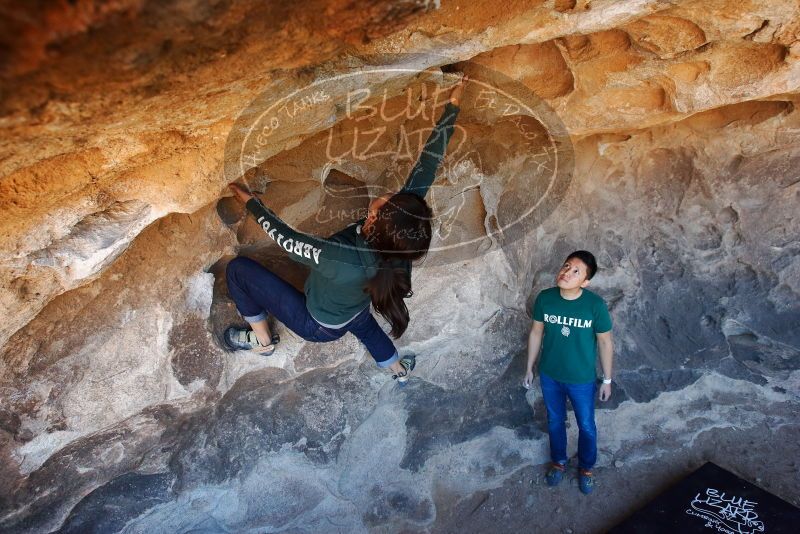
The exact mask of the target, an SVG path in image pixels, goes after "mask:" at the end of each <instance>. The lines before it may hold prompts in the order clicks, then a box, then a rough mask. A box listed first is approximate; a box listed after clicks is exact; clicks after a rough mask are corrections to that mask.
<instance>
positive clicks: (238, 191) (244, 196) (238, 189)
mask: <svg viewBox="0 0 800 534" xmlns="http://www.w3.org/2000/svg"><path fill="white" fill-rule="evenodd" d="M228 187H230V188H231V191H233V196H235V197H236V198H238V199H239V200H241V201H242V202H244V203H247V201H248V200H250V199H251V198H253V195H252V194H250V193H249V192H247V191H245V189H244V188H243V187H242V186H241V185H239V184H228Z"/></svg>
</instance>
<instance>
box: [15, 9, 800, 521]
mask: <svg viewBox="0 0 800 534" xmlns="http://www.w3.org/2000/svg"><path fill="white" fill-rule="evenodd" d="M2 9H3V10H4V11H6V12H8V14H9V16H8V17H5V18H4V21H5V22H3V27H4V28H7V30H8V31H6V32H4V35H5V36H4V37H3V38H2V39H3V41H2V46H1V47H0V50H2V51H3V58H2V61H1V62H0V64H1V65H2V76H3V78H2V82H1V83H2V84H3V85H2V93H1V94H2V100H1V101H0V128H1V129H2V132H3V135H2V141H0V206H2V210H3V217H2V221H0V229H2V231H1V232H0V251H2V255H1V256H0V279H2V281H3V284H2V289H1V290H0V291H1V293H0V303H2V304H1V305H2V311H3V318H4V320H3V322H2V324H0V459H1V460H2V461H0V487H2V488H3V489H2V491H0V531H3V532H5V531H9V532H52V531H59V532H118V531H122V532H231V531H235V532H243V531H253V532H256V531H258V532H263V531H270V532H274V531H287V532H361V531H374V532H396V531H400V530H406V531H446V532H450V531H459V532H463V531H474V532H481V531H486V530H487V529H489V528H495V529H496V528H498V526H499V527H502V529H504V530H515V529H523V530H524V529H530V528H531V524H535V525H537V528H538V529H539V530H542V531H560V530H562V529H566V528H570V529H572V530H573V531H575V532H591V531H595V530H597V529H603V528H605V527H608V526H610V525H611V524H613V523H615V522H616V521H618V520H620V519H621V518H622V517H624V516H625V515H626V514H627V513H629V512H630V511H631V506H633V505H634V504H639V503H642V502H644V500H646V499H647V498H649V497H650V496H652V495H654V494H655V493H657V492H658V491H659V490H660V489H661V488H663V487H666V486H667V485H669V484H670V483H671V482H672V481H673V480H674V479H675V478H676V477H679V476H681V475H682V474H683V473H685V472H687V471H688V470H690V469H692V468H693V467H696V466H697V465H699V463H701V462H702V461H706V460H712V461H716V462H717V463H720V464H721V465H723V466H725V467H727V468H729V469H732V470H733V471H735V472H737V473H739V474H740V475H742V476H744V477H745V478H748V479H750V480H756V478H758V479H760V481H761V482H760V485H762V486H764V487H766V488H767V489H769V490H770V491H773V492H775V493H776V494H778V495H779V496H781V497H783V498H785V499H787V500H789V501H792V502H794V503H795V504H800V492H798V487H797V469H798V465H797V458H798V457H800V454H799V453H800V449H799V448H798V443H800V439H798V433H800V420H798V416H797V413H798V408H800V406H798V405H800V372H798V370H800V332H798V331H797V328H796V325H797V324H799V323H800V304H798V302H800V301H799V300H798V299H799V298H800V241H798V238H797V236H798V235H800V221H799V220H798V218H797V217H796V212H797V207H798V205H800V202H798V201H799V200H800V180H799V179H798V170H797V169H798V168H800V165H799V163H800V138H799V137H798V136H800V134H798V132H800V112H798V111H797V110H796V105H797V103H798V100H799V99H800V97H798V93H800V66H798V65H799V62H798V54H800V48H798V46H800V45H798V31H799V30H800V22H799V21H800V13H798V9H800V6H798V4H797V3H796V2H795V1H775V2H746V1H745V2H742V1H740V2H731V1H729V0H714V1H707V0H705V1H678V0H675V1H664V0H659V1H656V0H652V1H648V0H637V1H623V2H611V1H594V2H588V1H585V0H584V1H581V0H579V1H577V2H576V1H559V0H557V1H548V2H533V3H532V2H522V1H520V2H513V1H508V2H499V3H498V2H493V3H491V4H487V3H481V2H472V3H449V2H445V3H444V5H441V6H440V5H439V3H438V2H429V3H424V2H411V1H409V2H382V1H378V0H375V1H371V2H367V3H359V4H358V5H357V6H356V5H355V4H351V3H348V2H338V1H330V2H322V1H319V2H316V1H314V2H307V3H304V4H302V5H295V4H283V3H278V2H270V3H263V2H256V1H231V2H223V1H220V2H210V3H209V2H193V1H189V0H186V1H171V2H158V3H157V2H136V1H134V2H128V1H120V2H110V3H102V4H101V3H97V4H95V3H93V2H89V1H86V2H75V3H60V2H52V3H51V2H43V3H41V5H38V6H31V7H28V8H25V9H26V10H27V11H25V10H23V11H20V10H13V11H12V10H11V8H9V7H3V8H2ZM400 52H402V53H406V54H407V55H393V54H394V53H400ZM451 63H455V64H456V65H455V68H457V69H459V70H462V71H466V72H470V73H471V74H472V75H473V77H474V78H475V79H476V80H477V81H479V82H481V83H484V84H487V85H491V84H494V85H497V86H498V87H501V88H505V89H508V90H513V89H514V87H515V84H517V83H521V84H523V85H524V86H526V87H527V88H528V89H530V90H531V91H532V92H533V93H535V94H536V95H538V96H539V97H540V98H542V99H543V101H544V102H545V103H546V104H547V105H548V106H549V110H551V111H552V113H554V114H555V115H557V120H556V121H554V122H549V123H548V122H547V121H544V122H541V121H539V122H537V121H529V122H528V123H524V124H523V123H520V122H519V119H518V116H515V117H511V118H510V119H507V120H503V119H499V118H497V117H496V116H495V115H493V111H492V110H491V109H490V107H488V104H486V102H487V100H486V94H485V93H482V92H481V91H482V89H485V88H486V86H487V85H483V86H482V85H480V84H477V83H476V84H475V85H474V86H472V87H471V88H469V89H468V90H467V92H466V94H465V99H464V105H463V106H462V108H463V109H462V113H461V115H460V117H459V121H458V126H459V129H458V131H457V133H456V135H455V137H454V139H453V142H452V143H451V146H450V149H449V151H448V158H447V160H446V161H445V164H444V165H443V171H442V176H441V178H440V180H439V181H438V182H437V187H436V188H435V189H434V191H433V193H432V197H431V201H432V204H433V205H434V206H435V208H436V211H437V213H438V214H439V216H440V217H439V219H438V221H437V234H436V242H435V244H436V246H437V247H438V249H437V250H435V251H434V252H432V253H431V255H430V256H429V257H428V258H427V259H426V260H425V262H424V263H423V265H421V266H420V267H418V268H417V269H416V270H415V273H414V297H413V298H412V299H410V300H409V301H408V304H409V307H410V309H411V316H412V322H411V324H410V327H409V330H408V331H407V333H406V334H405V335H404V336H403V338H402V339H401V340H400V341H399V346H400V347H401V348H402V349H403V350H410V351H414V352H416V353H417V354H419V355H420V359H419V365H418V372H417V373H416V375H417V378H416V379H415V380H414V381H413V382H412V383H411V384H410V385H409V386H408V387H407V388H405V389H398V388H397V387H396V386H395V384H393V383H392V381H391V380H390V379H389V377H388V376H387V375H386V374H385V373H381V372H379V371H378V370H377V369H376V368H375V366H374V364H373V363H372V360H371V358H370V357H369V355H368V354H366V353H365V351H364V349H363V347H362V346H361V345H359V344H358V342H357V341H356V340H355V339H354V338H353V337H352V336H346V337H345V338H343V339H341V340H338V341H336V342H333V343H329V344H313V343H307V342H304V341H303V340H301V339H299V338H297V337H296V336H294V335H293V334H292V333H291V332H288V331H287V330H285V329H282V328H280V327H279V329H280V331H281V334H282V343H281V345H280V347H279V349H278V350H277V351H276V354H275V355H274V356H272V357H270V358H269V359H261V358H258V357H256V356H253V355H247V354H245V355H241V354H231V353H228V352H227V351H225V350H223V349H222V348H221V345H220V344H219V341H218V336H219V334H220V332H222V330H223V329H224V328H225V327H226V326H227V325H228V324H230V323H231V322H236V321H241V319H240V318H239V317H238V314H237V313H236V311H235V308H234V307H233V304H232V302H231V301H230V300H229V298H228V297H227V288H226V287H225V280H224V268H225V265H226V263H227V261H229V260H230V259H231V258H233V257H234V256H235V255H236V254H244V255H247V256H250V257H254V258H257V259H259V260H260V261H262V262H263V263H265V264H267V265H269V266H270V268H272V269H274V270H276V271H277V272H279V273H280V274H281V275H282V276H284V277H286V278H287V279H288V280H289V281H290V282H292V283H293V284H295V285H298V286H300V285H301V284H302V281H303V278H304V276H305V272H304V271H303V270H302V269H298V268H297V267H296V266H295V265H294V264H291V263H290V262H289V261H288V260H287V259H286V258H285V256H284V255H282V253H281V252H280V251H279V250H278V249H277V248H276V246H275V244H274V243H272V242H271V241H269V240H266V239H265V238H264V235H263V232H262V231H261V229H260V228H259V227H258V225H257V224H256V223H255V222H254V221H253V220H252V218H249V219H243V217H242V216H243V211H242V209H241V207H240V206H238V205H236V204H235V203H234V202H232V201H231V200H230V199H227V198H223V199H221V200H220V199H219V197H220V193H221V191H222V190H223V187H224V185H225V184H226V183H228V182H230V181H232V180H233V179H235V178H238V176H234V175H231V173H230V169H231V168H232V167H231V165H230V163H231V162H230V161H229V160H230V157H231V151H230V150H229V148H230V144H229V145H228V150H226V142H229V141H230V137H229V134H231V132H232V131H233V132H234V133H233V134H232V135H234V137H235V135H237V134H236V132H237V131H238V130H237V129H236V127H235V126H234V125H235V124H238V123H236V122H235V121H236V120H237V117H239V118H240V119H241V116H240V115H239V113H240V112H242V111H243V110H251V111H252V110H258V109H259V108H258V106H257V104H258V102H259V100H258V99H257V97H258V98H260V99H265V100H266V101H269V100H270V99H273V98H277V97H279V96H282V95H285V94H287V93H290V92H291V91H293V90H295V89H302V88H303V87H306V86H309V85H312V84H314V83H318V82H320V81H321V80H325V79H327V78H330V77H332V76H336V75H345V74H351V73H353V72H354V71H358V70H359V69H361V68H362V67H363V66H365V65H370V66H373V67H375V66H378V67H391V68H394V69H395V71H393V74H389V75H385V76H383V77H382V78H381V77H375V78H369V79H368V80H369V81H368V83H367V85H368V86H369V88H370V89H372V91H373V94H374V95H379V94H383V93H384V91H385V94H386V96H387V100H386V102H387V105H388V107H387V109H388V111H389V112H393V111H400V110H403V109H406V108H408V106H409V105H410V104H409V103H413V106H411V107H413V108H414V109H417V108H419V109H424V110H426V113H427V114H425V113H423V114H421V115H419V116H414V117H399V118H398V119H397V120H393V121H382V120H381V119H380V118H376V117H372V118H370V117H366V118H364V115H366V114H362V115H358V114H356V115H355V116H348V113H347V106H346V101H347V96H348V91H353V90H357V89H359V87H358V86H357V85H354V84H355V82H348V81H342V82H340V83H333V84H330V83H329V84H327V85H325V86H324V87H325V89H326V91H327V94H328V97H329V98H328V99H326V100H324V101H320V102H318V103H317V105H315V106H314V107H313V112H308V113H306V112H304V113H300V114H298V115H297V116H296V118H295V119H296V120H294V121H293V122H292V123H291V125H290V127H288V128H285V129H282V130H281V131H280V133H279V134H278V135H276V136H274V137H272V138H271V141H270V143H269V144H268V145H267V147H266V151H265V152H263V153H262V154H261V156H262V157H263V158H264V159H265V161H264V162H263V163H262V164H260V165H259V166H258V168H257V169H253V170H251V171H249V172H248V173H247V174H246V179H247V180H248V182H249V183H250V184H251V185H253V186H254V187H256V188H257V189H258V190H264V191H265V194H264V199H265V202H266V203H267V204H268V205H270V206H272V207H274V208H275V209H276V211H277V212H278V213H279V214H281V216H283V217H285V218H286V219H287V220H288V221H289V222H291V223H292V224H294V225H296V226H297V227H299V228H300V229H302V230H305V231H309V232H314V233H318V234H321V235H325V234H327V233H331V232H333V231H335V230H337V229H339V228H341V227H342V226H344V225H345V224H346V223H347V222H349V221H352V220H354V219H356V218H358V217H359V215H360V214H362V213H363V210H364V208H365V206H366V204H367V201H368V196H369V195H370V194H373V195H374V194H375V193H376V191H381V188H388V189H392V188H395V187H396V186H397V181H398V180H399V179H402V177H403V176H404V175H405V173H406V172H407V169H408V167H409V166H410V165H411V164H412V163H413V159H414V158H415V157H416V151H417V150H418V146H417V143H416V138H415V137H414V132H424V129H425V127H426V126H427V127H429V125H430V120H432V119H431V118H432V117H434V115H435V113H436V108H435V104H436V99H435V91H436V89H437V87H438V88H440V89H441V88H446V87H447V84H448V83H450V82H449V81H448V80H449V79H448V78H446V77H444V76H443V75H442V74H441V72H440V71H439V67H440V66H443V65H445V64H451ZM415 69H416V70H420V71H421V70H425V69H428V72H427V73H426V74H425V75H421V76H416V75H415V74H414V73H413V72H410V71H414V70H415ZM354 79H355V80H357V79H356V78H354ZM361 79H362V80H364V79H365V78H361ZM342 80H346V79H345V78H342ZM259 95H260V96H259ZM254 102H255V103H256V105H255V107H254ZM438 109H440V108H438ZM245 118H246V115H245ZM384 123H385V124H384ZM384 125H385V126H386V127H387V129H386V135H385V136H384V137H382V138H380V139H379V140H378V141H376V142H374V143H372V144H370V143H371V141H370V140H368V139H363V138H362V140H361V141H359V143H361V145H359V146H364V144H369V146H370V149H371V150H373V152H374V153H375V154H379V155H378V156H376V157H370V158H364V157H361V156H363V154H362V153H359V152H358V151H355V150H354V151H352V152H348V147H349V146H350V144H349V143H351V142H352V141H353V139H357V138H358V135H359V132H362V133H363V132H365V131H369V130H370V129H373V130H374V129H375V128H380V127H382V126H384ZM523 126H524V127H523ZM558 128H565V129H566V132H568V133H569V134H570V137H571V141H572V144H571V148H570V149H569V150H566V149H565V150H564V151H563V152H562V153H561V154H563V155H568V156H569V158H568V163H569V164H568V165H567V168H568V169H569V171H570V172H569V173H568V175H564V177H562V178H564V179H562V180H561V181H560V182H558V183H557V184H556V187H554V188H548V187H546V185H547V184H545V183H543V182H542V181H541V176H542V175H541V172H540V170H541V169H539V168H538V167H537V165H538V164H539V163H540V161H541V160H539V159H537V157H536V154H537V150H538V149H539V148H542V147H543V146H544V145H535V146H534V147H533V148H531V147H532V145H531V144H530V140H531V139H537V140H540V139H541V138H543V137H546V135H542V134H549V135H557V134H558V132H556V131H555V130H557V129H558ZM409 132H411V134H409ZM526 132H527V133H530V134H531V136H530V137H529V136H527V135H525V133H526ZM404 140H406V141H408V142H409V145H408V146H409V148H408V151H407V156H408V157H400V158H398V157H397V155H398V154H399V153H404V152H403V150H401V148H399V147H402V146H403V144H402V142H403V141H404ZM536 142H539V141H536ZM353 146H355V145H353ZM331 151H333V153H335V154H338V157H336V158H332V157H331V153H332V152H331ZM380 154H383V155H380ZM226 158H228V159H227V160H226ZM559 161H560V162H561V163H563V161H561V160H559ZM233 168H235V166H234V167H233ZM267 182H270V183H269V185H266V183H267ZM343 191H344V192H346V194H342V192H343ZM540 198H541V199H544V204H542V207H541V209H540V210H539V211H535V212H534V214H533V216H531V217H528V218H527V219H526V220H525V221H524V223H523V224H520V225H518V226H517V227H516V228H515V229H514V231H513V232H505V233H503V232H497V231H496V230H497V229H498V228H499V227H504V225H505V224H506V223H507V222H508V221H510V220H514V219H515V217H517V215H518V214H519V210H520V209H521V207H524V206H527V205H529V204H532V203H534V202H536V201H537V200H538V199H540ZM451 243H468V246H465V247H461V248H460V249H458V251H457V252H454V251H453V250H452V249H450V248H447V246H448V245H449V244H451ZM575 248H588V249H590V250H593V251H595V252H596V254H597V256H598V260H599V262H600V266H601V272H600V274H599V275H598V277H597V278H596V279H595V280H594V281H593V284H592V285H593V287H594V289H595V290H596V291H597V292H599V293H600V294H601V295H603V296H604V297H605V298H606V300H607V302H608V303H609V306H610V308H611V311H612V315H613V318H614V321H615V338H616V348H617V357H616V362H617V363H616V367H617V369H618V372H617V373H616V374H617V377H616V379H617V384H616V388H615V391H614V396H613V398H612V400H611V401H610V402H609V403H607V404H606V405H603V406H602V409H601V410H600V411H599V412H598V424H599V427H600V457H599V465H598V467H599V469H598V473H599V475H600V478H599V481H600V483H601V486H600V488H599V489H600V490H602V491H600V492H598V494H596V495H594V496H593V497H592V501H591V503H589V501H587V502H582V501H578V500H577V499H576V498H574V497H576V496H577V490H576V489H575V488H565V489H564V491H562V492H560V493H555V492H548V491H545V490H546V488H544V487H543V482H542V480H541V473H540V471H541V467H540V464H542V463H543V462H545V461H546V459H547V436H546V433H545V420H544V409H543V405H542V401H541V399H540V395H539V393H538V391H537V390H536V388H534V389H533V390H531V391H530V392H528V393H527V397H526V394H525V390H523V389H522V388H521V386H520V380H521V375H522V369H523V366H524V355H525V339H526V334H527V329H528V328H529V326H530V319H529V317H528V309H529V306H530V303H531V302H532V299H533V297H534V296H535V295H536V293H537V292H538V291H539V290H540V289H542V288H544V287H547V286H548V285H549V284H551V281H552V276H553V274H554V271H555V269H556V268H557V267H558V265H559V264H560V262H561V261H562V260H563V257H564V255H565V254H566V253H568V252H569V251H571V250H573V249H575ZM570 432H573V433H574V429H571V430H570ZM571 443H573V444H574V443H575V440H574V439H572V440H571ZM767 449H769V450H771V451H774V452H776V454H774V455H773V456H775V457H777V458H779V461H777V462H773V461H768V459H767V458H765V455H764V454H763V451H764V450H767ZM573 485H574V484H573ZM573 490H574V495H573ZM578 518H581V519H578ZM589 525H591V526H589Z"/></svg>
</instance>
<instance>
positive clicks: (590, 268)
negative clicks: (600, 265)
mask: <svg viewBox="0 0 800 534" xmlns="http://www.w3.org/2000/svg"><path fill="white" fill-rule="evenodd" d="M572 258H578V259H579V260H581V261H582V262H583V263H585V264H586V279H587V280H591V279H592V277H593V276H594V275H595V273H596V272H597V260H596V259H595V258H594V254H592V253H591V252H589V251H587V250H576V251H575V252H573V253H571V254H570V255H569V256H567V259H566V260H564V263H567V262H568V261H569V260H571V259H572Z"/></svg>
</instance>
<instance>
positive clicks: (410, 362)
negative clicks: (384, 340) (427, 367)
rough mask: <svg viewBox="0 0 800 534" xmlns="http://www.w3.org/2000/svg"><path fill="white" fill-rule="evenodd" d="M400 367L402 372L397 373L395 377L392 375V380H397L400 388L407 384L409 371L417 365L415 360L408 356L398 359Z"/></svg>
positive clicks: (410, 355)
mask: <svg viewBox="0 0 800 534" xmlns="http://www.w3.org/2000/svg"><path fill="white" fill-rule="evenodd" d="M400 365H401V366H402V367H403V372H402V373H398V374H396V375H392V378H394V379H395V380H397V383H398V384H399V385H401V386H405V385H406V382H408V378H409V375H410V374H411V371H413V370H414V367H416V365H417V358H416V356H414V355H413V354H409V355H408V356H403V357H402V358H400Z"/></svg>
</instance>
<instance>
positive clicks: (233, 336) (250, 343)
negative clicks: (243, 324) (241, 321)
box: [223, 326, 281, 356]
mask: <svg viewBox="0 0 800 534" xmlns="http://www.w3.org/2000/svg"><path fill="white" fill-rule="evenodd" d="M223 339H224V340H225V344H226V345H228V347H230V348H231V349H232V350H249V351H251V352H255V353H256V354H259V355H261V356H270V355H271V354H272V353H273V352H275V346H276V345H277V344H278V343H279V342H280V339H281V338H280V336H279V335H278V334H272V339H271V340H270V341H271V343H270V344H269V345H262V344H261V343H259V341H258V337H256V333H255V332H253V331H252V330H251V329H249V328H236V327H234V326H231V327H228V329H227V330H225V334H224V335H223Z"/></svg>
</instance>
